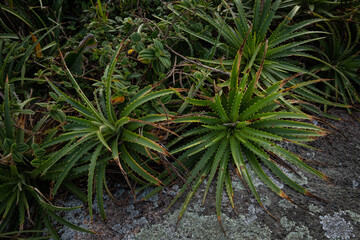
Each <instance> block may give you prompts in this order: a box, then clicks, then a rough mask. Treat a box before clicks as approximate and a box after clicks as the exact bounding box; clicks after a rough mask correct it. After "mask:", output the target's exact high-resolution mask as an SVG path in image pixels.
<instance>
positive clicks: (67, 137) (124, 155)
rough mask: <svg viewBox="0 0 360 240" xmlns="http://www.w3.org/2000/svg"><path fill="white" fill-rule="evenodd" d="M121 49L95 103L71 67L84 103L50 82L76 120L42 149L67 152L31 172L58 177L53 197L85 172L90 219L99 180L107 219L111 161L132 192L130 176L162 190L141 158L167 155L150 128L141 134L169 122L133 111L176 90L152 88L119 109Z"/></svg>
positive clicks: (71, 121)
mask: <svg viewBox="0 0 360 240" xmlns="http://www.w3.org/2000/svg"><path fill="white" fill-rule="evenodd" d="M121 49H122V45H119V47H118V48H117V50H116V52H115V54H114V55H113V57H112V60H111V62H110V64H109V65H108V66H107V68H106V70H105V74H104V79H106V80H105V82H104V88H103V89H102V90H103V91H98V93H99V94H98V95H95V96H94V97H95V104H93V103H92V102H91V101H90V100H89V99H88V98H87V96H86V95H85V93H84V92H83V91H82V90H81V89H80V87H79V85H78V84H77V82H76V80H75V78H74V77H73V76H72V74H71V72H70V70H69V69H68V68H67V67H66V69H65V71H66V73H67V76H68V77H69V79H70V81H71V83H72V85H73V87H74V89H75V90H76V91H77V93H78V96H79V97H80V98H81V101H78V100H76V99H75V98H72V97H70V96H68V95H66V94H65V93H64V92H62V91H61V90H60V89H59V87H57V86H56V84H55V83H53V82H52V81H50V80H49V81H48V82H49V84H50V86H51V87H52V89H53V90H54V91H55V93H56V95H57V96H55V98H57V99H58V100H62V101H65V102H67V103H68V104H69V105H70V106H71V107H72V108H73V109H74V110H75V111H76V112H77V113H78V115H77V116H67V117H66V121H67V122H68V124H66V125H65V126H64V129H65V132H64V133H63V134H62V135H60V136H59V137H57V138H55V139H53V140H52V141H49V142H47V143H45V144H44V145H42V147H43V148H48V147H51V146H54V145H56V144H59V143H66V145H65V146H64V147H63V148H61V149H60V150H58V151H56V152H54V153H53V154H52V156H51V157H50V158H49V159H47V160H46V161H41V159H39V161H38V167H37V168H36V169H35V170H34V171H33V172H32V175H33V176H37V175H45V174H47V175H49V176H50V175H54V176H55V177H56V180H55V185H54V188H53V189H52V194H53V195H55V194H56V192H57V191H58V189H59V187H60V186H61V185H62V183H63V182H64V181H66V180H67V179H72V175H74V174H75V175H76V173H77V174H78V176H81V174H84V173H85V174H88V197H87V200H88V201H87V202H88V205H89V213H90V216H91V217H92V199H93V182H94V180H95V182H96V196H97V200H98V202H99V208H100V213H101V216H102V218H105V212H104V208H103V205H102V197H103V193H102V191H103V186H104V184H106V182H105V168H106V166H107V164H108V162H109V161H110V160H113V161H114V162H115V163H116V164H117V165H118V167H119V168H120V170H121V173H122V174H123V175H124V177H125V178H126V180H127V182H128V184H129V185H130V187H131V183H130V182H129V179H128V176H130V177H132V178H133V179H135V180H136V181H138V182H140V183H147V182H150V183H152V184H156V185H161V184H162V182H161V181H160V180H159V179H158V178H157V177H156V175H157V172H156V171H155V170H153V169H152V168H151V167H149V166H148V165H147V164H146V163H145V162H144V161H142V159H143V158H144V156H145V157H146V158H149V157H150V158H155V157H156V155H157V154H164V155H168V154H169V153H168V152H167V151H166V150H165V149H164V148H163V147H162V146H161V145H159V144H158V143H156V137H154V136H153V135H151V134H150V133H149V132H147V131H146V129H145V130H144V131H142V133H140V132H141V131H140V130H141V129H143V126H144V125H153V126H156V127H159V128H162V127H160V126H158V125H156V124H155V122H157V121H162V120H165V119H166V118H167V117H166V116H165V115H161V114H155V115H148V116H145V117H141V118H137V115H136V114H135V110H136V109H137V108H138V107H139V106H141V105H143V104H144V103H147V102H149V101H151V100H153V99H156V98H159V97H161V96H166V95H169V94H172V93H173V90H160V91H155V92H152V87H151V86H148V87H145V88H143V89H142V90H140V91H139V92H138V93H137V94H135V95H134V96H133V97H132V98H131V99H130V100H129V101H125V102H124V103H122V104H120V105H121V107H120V109H118V108H115V107H114V105H113V101H112V93H111V84H112V75H113V72H114V70H115V67H116V63H117V56H118V54H119V52H120V50H121ZM117 109H118V111H117ZM165 130H166V129H165ZM109 156H110V157H109ZM104 159H105V161H104ZM105 187H106V185H105Z"/></svg>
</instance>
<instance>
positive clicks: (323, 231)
mask: <svg viewBox="0 0 360 240" xmlns="http://www.w3.org/2000/svg"><path fill="white" fill-rule="evenodd" d="M333 114H334V115H337V116H340V117H341V118H342V119H343V120H342V121H332V120H327V121H328V122H329V123H330V124H332V125H333V126H335V127H336V128H337V130H334V129H332V130H333V131H334V134H331V135H328V136H325V137H323V138H321V139H319V140H317V141H315V142H313V143H311V145H312V146H313V147H315V148H318V149H321V150H322V151H315V150H311V149H305V148H302V147H298V146H295V145H291V144H287V146H286V147H287V148H288V149H290V150H292V151H294V152H296V153H298V154H300V155H301V156H303V157H304V158H306V159H307V161H308V164H309V165H311V166H312V167H314V168H316V169H318V170H320V171H321V172H323V173H325V174H326V175H328V176H330V177H331V178H333V179H334V181H333V182H332V183H327V182H325V181H323V180H321V179H318V178H316V177H314V176H312V175H310V174H307V173H301V178H299V177H296V176H293V175H291V174H290V176H291V177H292V178H294V179H295V180H296V181H297V182H298V183H300V184H301V185H303V186H304V187H306V188H307V189H308V190H309V191H311V192H312V193H314V194H316V195H317V196H319V197H321V198H322V199H326V200H328V202H322V201H317V200H315V199H313V198H310V197H306V196H302V195H300V194H298V193H296V192H294V191H292V190H291V189H290V188H288V187H287V186H284V185H283V184H282V183H281V182H279V181H277V179H276V177H273V178H274V180H275V182H276V183H277V185H278V186H279V187H282V189H283V190H284V191H285V192H286V193H287V194H288V195H289V196H291V197H292V198H293V199H294V200H295V202H296V203H297V204H298V206H296V205H294V204H292V203H290V202H288V201H286V200H284V199H281V198H280V197H278V196H277V195H276V194H274V193H272V192H271V190H269V189H267V188H266V186H265V185H264V184H262V183H261V182H260V181H259V180H255V185H256V187H257V189H258V190H259V193H260V196H261V197H262V200H263V203H264V205H265V206H266V208H267V209H268V210H269V211H270V212H271V213H272V214H273V215H274V216H275V217H276V218H278V220H275V219H274V218H272V217H271V216H269V214H267V213H266V212H265V211H264V210H263V209H262V208H260V207H259V205H258V204H257V202H256V201H255V200H254V199H253V197H252V196H251V195H250V194H249V193H248V192H247V190H246V189H245V188H244V187H243V186H242V184H241V182H240V181H238V180H237V177H236V176H232V179H233V181H234V186H233V187H234V191H235V202H236V207H235V210H236V212H237V214H236V213H235V212H234V210H233V209H232V208H231V205H230V202H229V201H228V199H227V197H226V195H225V194H224V198H223V202H222V213H223V215H222V223H223V227H224V229H225V232H226V235H225V234H224V233H223V232H222V230H221V228H220V226H219V223H218V220H217V217H216V214H215V193H214V192H215V189H211V191H210V193H209V194H208V197H207V199H206V201H205V204H202V202H201V201H202V193H203V191H204V185H205V184H203V186H202V188H201V189H200V190H199V191H198V192H197V193H196V194H195V196H194V198H193V200H192V202H191V203H190V204H189V207H188V210H187V212H186V213H185V215H184V216H183V217H182V218H181V219H180V221H179V223H178V225H177V226H176V223H177V219H178V213H179V207H180V206H181V203H182V200H183V199H180V200H178V202H177V203H176V204H175V205H174V206H173V207H172V208H170V210H169V211H168V212H165V209H166V206H167V205H168V204H169V203H170V202H171V200H172V199H173V197H174V196H175V195H176V193H177V192H178V190H179V186H177V185H175V186H173V187H172V189H166V190H164V191H163V192H162V193H161V194H159V195H156V196H154V197H152V198H151V199H149V200H148V201H143V202H135V201H134V199H133V198H132V196H131V194H130V192H129V191H128V190H125V188H123V187H125V186H122V185H119V184H118V185H116V184H115V185H114V186H113V187H112V188H113V195H114V197H115V198H116V199H117V200H118V201H117V202H116V203H115V202H113V201H112V200H111V199H110V198H109V197H108V196H105V198H104V202H105V204H106V209H105V210H106V214H107V220H106V221H105V222H103V221H101V220H100V219H99V217H98V216H95V218H94V221H93V222H90V219H89V217H88V215H87V209H86V207H84V208H82V209H81V210H76V211H72V212H67V213H66V214H65V218H66V219H67V220H69V221H71V222H72V223H74V224H78V225H80V226H82V227H85V228H88V229H92V230H94V231H96V232H97V234H93V235H91V234H83V233H79V232H74V231H72V230H70V229H68V228H63V229H62V230H61V232H60V233H61V234H62V236H61V237H62V239H127V240H130V239H134V240H143V239H144V240H145V239H146V240H170V239H171V240H188V239H208V240H218V239H237V240H240V239H261V240H263V239H288V240H294V239H295V240H296V239H360V230H359V229H360V201H359V197H360V187H359V186H358V185H359V182H360V122H359V120H358V119H359V118H360V114H358V113H354V116H355V117H357V119H356V118H354V117H352V116H349V115H348V114H347V113H346V112H345V111H339V110H338V111H336V112H333ZM318 124H320V125H321V124H322V123H320V122H319V123H318ZM322 126H326V128H328V129H329V127H327V125H322ZM142 194H143V195H144V194H146V193H142ZM140 198H141V196H139V197H138V199H140ZM126 200H127V201H126ZM80 204H81V202H79V201H78V200H76V199H75V198H74V197H69V198H67V199H65V203H64V205H66V206H75V205H80ZM95 210H96V205H95ZM95 212H97V211H95Z"/></svg>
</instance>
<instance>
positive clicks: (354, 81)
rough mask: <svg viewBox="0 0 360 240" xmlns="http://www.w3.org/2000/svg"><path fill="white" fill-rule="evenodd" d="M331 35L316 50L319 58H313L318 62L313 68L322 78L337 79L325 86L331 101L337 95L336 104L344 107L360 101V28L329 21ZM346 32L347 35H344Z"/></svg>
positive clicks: (328, 27) (354, 25)
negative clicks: (359, 88) (339, 103)
mask: <svg viewBox="0 0 360 240" xmlns="http://www.w3.org/2000/svg"><path fill="white" fill-rule="evenodd" d="M319 27H320V28H321V29H323V30H328V31H329V32H330V33H331V35H329V36H328V37H327V38H326V39H322V40H321V41H319V43H320V46H319V48H315V49H316V52H317V53H319V57H314V56H312V58H314V59H316V60H317V61H318V63H317V64H314V65H313V66H312V67H311V68H310V69H311V71H313V72H316V73H317V74H318V75H319V76H323V77H326V78H331V79H334V81H332V82H329V83H328V84H327V85H326V86H325V87H326V89H325V91H326V93H327V95H328V97H329V98H331V97H334V96H335V100H336V101H342V102H344V103H345V104H356V103H359V102H360V98H359V94H358V87H359V86H360V78H359V74H358V72H359V69H360V56H359V54H360V50H359V47H358V42H359V39H360V27H359V25H358V24H351V23H347V22H345V21H332V22H326V23H325V26H321V25H319ZM343 31H345V33H346V34H343Z"/></svg>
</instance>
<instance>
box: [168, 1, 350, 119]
mask: <svg viewBox="0 0 360 240" xmlns="http://www.w3.org/2000/svg"><path fill="white" fill-rule="evenodd" d="M249 2H251V5H252V6H253V11H252V12H250V13H249V10H248V9H247V8H246V6H245V5H244V4H245V3H243V2H242V1H240V0H235V1H234V3H235V6H236V9H237V12H234V11H233V10H232V9H231V8H230V6H228V5H227V4H226V2H225V1H223V5H225V6H226V9H225V11H222V12H215V13H214V16H210V15H209V14H207V13H206V12H205V11H204V10H203V9H201V8H194V7H188V6H187V5H186V4H179V5H177V6H178V7H180V8H183V9H184V10H186V11H189V12H193V11H195V14H196V16H198V17H199V18H201V19H202V20H204V21H206V22H207V23H208V24H210V25H211V26H212V27H213V28H214V29H216V31H217V32H218V35H217V36H215V37H211V36H209V35H208V34H206V33H198V32H194V31H192V30H191V29H189V28H187V27H183V26H182V25H179V26H177V27H178V28H179V29H180V30H182V31H184V32H187V33H188V34H190V35H192V36H194V37H197V38H199V39H201V40H202V41H206V42H208V43H210V44H211V45H212V48H211V49H209V51H208V53H207V54H206V55H207V56H208V58H210V59H209V60H207V59H198V60H200V61H202V62H204V63H206V64H210V65H214V64H215V65H217V66H221V67H223V68H225V69H227V68H230V66H232V64H233V60H212V59H211V58H212V57H213V56H215V54H216V53H217V52H218V51H219V52H220V54H222V55H223V54H224V53H226V54H227V55H228V56H230V57H231V58H233V57H235V55H236V52H237V50H238V49H239V48H240V46H241V44H242V43H243V42H244V39H247V40H246V43H245V46H244V50H243V61H242V63H241V66H240V69H241V71H245V70H246V71H249V74H250V76H251V77H254V76H255V75H256V73H257V71H258V70H259V68H260V65H261V62H262V57H263V56H264V55H265V59H264V63H263V69H262V71H261V76H260V81H259V82H260V83H261V84H263V85H265V86H267V87H269V86H271V85H272V84H274V83H276V82H277V81H280V80H282V79H285V78H288V77H289V76H290V75H292V74H293V73H299V72H301V73H304V74H307V75H310V76H312V77H315V78H318V76H317V75H316V74H314V73H312V72H310V71H308V70H306V69H304V68H302V67H300V65H299V64H300V62H299V61H297V60H296V61H294V60H293V59H294V58H293V57H294V56H298V57H309V56H311V55H310V54H307V52H309V51H313V49H312V48H311V47H310V43H312V42H314V41H318V40H320V39H322V38H324V36H325V34H326V33H327V32H325V31H312V30H307V29H306V27H308V26H310V25H312V24H315V23H318V22H321V21H324V19H321V18H316V19H309V20H304V21H302V22H299V23H296V22H294V21H293V18H294V16H295V15H296V13H297V12H298V11H299V9H300V6H295V7H293V8H292V10H291V11H290V12H289V13H288V15H287V16H284V17H283V21H282V22H280V23H279V24H274V17H275V16H276V12H277V10H278V8H279V5H280V3H281V0H276V1H272V0H266V1H261V0H256V1H249ZM187 3H188V4H190V6H191V3H189V1H187ZM172 11H173V12H174V13H175V14H177V15H178V16H179V18H182V14H181V12H180V11H177V10H176V9H174V8H172ZM224 12H225V13H226V14H227V15H226V16H223V14H222V13H224ZM164 21H165V20H164ZM167 22H168V23H169V24H172V23H171V22H169V21H167ZM249 23H251V24H249ZM314 34H318V35H319V37H316V38H314V37H310V36H312V35H314ZM265 41H267V45H265V44H262V43H264V42H265ZM301 82H302V78H298V77H296V78H293V79H292V80H291V81H289V82H288V83H287V84H286V85H285V87H288V86H294V85H297V84H298V83H301ZM292 94H293V98H296V99H300V101H304V102H312V103H320V104H324V105H333V106H334V105H335V106H339V107H348V106H346V105H341V104H336V103H334V102H331V101H329V100H327V99H325V97H324V96H325V95H326V93H324V92H323V91H321V90H319V89H317V88H315V87H313V86H311V85H307V86H304V87H302V88H297V89H295V90H294V91H293V93H292ZM303 106H304V107H306V108H307V109H308V110H309V111H311V112H315V113H316V114H323V115H324V113H322V112H321V110H320V109H318V108H316V107H315V108H314V107H312V106H311V105H309V104H303ZM309 106H310V107H309ZM326 116H327V117H332V116H329V115H326Z"/></svg>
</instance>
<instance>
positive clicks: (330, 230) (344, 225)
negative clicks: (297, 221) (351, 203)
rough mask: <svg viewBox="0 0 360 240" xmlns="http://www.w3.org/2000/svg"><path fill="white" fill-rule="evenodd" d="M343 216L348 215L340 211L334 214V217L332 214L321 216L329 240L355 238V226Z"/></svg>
mask: <svg viewBox="0 0 360 240" xmlns="http://www.w3.org/2000/svg"><path fill="white" fill-rule="evenodd" d="M343 215H346V213H345V212H343V211H340V212H336V213H334V215H333V216H331V215H330V214H327V215H324V216H320V219H321V221H320V223H321V224H322V226H323V229H324V231H325V236H326V237H327V238H329V239H342V240H346V239H351V238H352V237H355V235H354V234H353V230H354V229H353V226H352V225H351V223H350V222H346V220H345V219H344V218H343V217H342V216H343Z"/></svg>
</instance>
